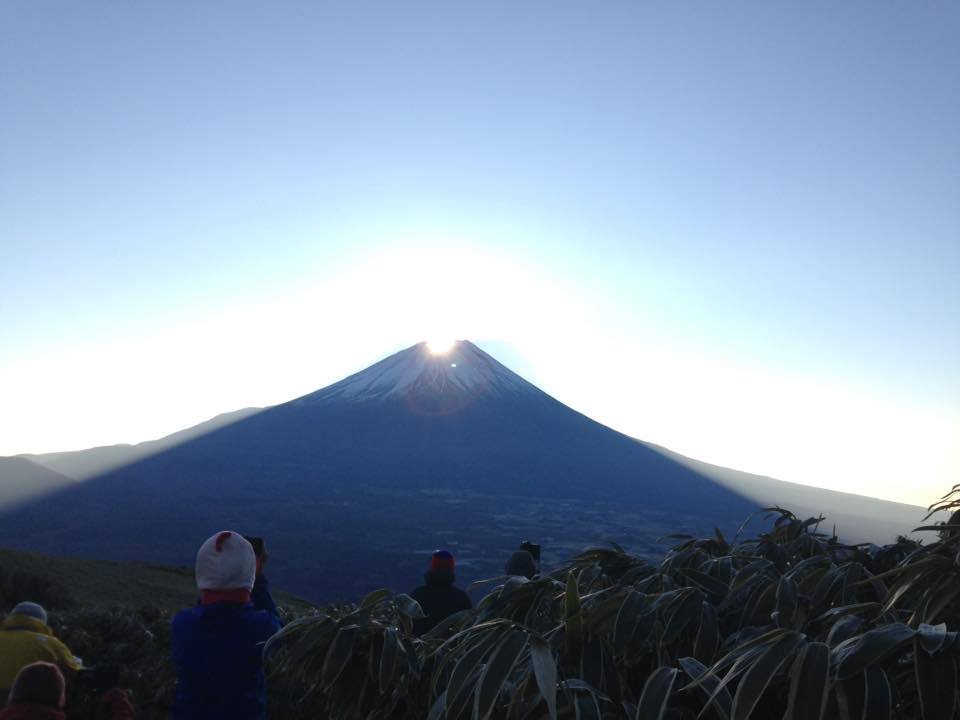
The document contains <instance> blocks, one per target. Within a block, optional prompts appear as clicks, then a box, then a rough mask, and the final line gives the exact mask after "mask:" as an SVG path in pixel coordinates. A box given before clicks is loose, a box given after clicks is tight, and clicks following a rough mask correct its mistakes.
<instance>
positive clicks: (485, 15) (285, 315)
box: [0, 2, 960, 505]
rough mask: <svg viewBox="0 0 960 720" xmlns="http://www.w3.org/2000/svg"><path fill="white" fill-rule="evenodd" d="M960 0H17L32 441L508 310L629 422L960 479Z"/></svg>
mask: <svg viewBox="0 0 960 720" xmlns="http://www.w3.org/2000/svg"><path fill="white" fill-rule="evenodd" d="M958 27H960V8H958V7H957V6H956V5H951V4H948V3H942V4H938V3H931V4H924V5H922V6H910V7H906V6H900V5H896V4H892V3H879V4H876V3H874V4H866V3H861V4H851V5H846V6H843V7H837V6H835V5H832V4H830V3H825V2H822V3H812V4H806V5H804V6H803V7H798V6H790V5H787V4H780V3H776V4H770V5H764V6H754V5H751V6H746V5H744V6H739V7H723V8H719V7H716V6H712V5H709V4H706V3H694V4H691V5H689V6H684V7H666V8H660V7H655V6H636V5H635V4H632V3H614V4H612V5H609V6H605V7H604V8H602V9H598V8H588V7H584V6H582V5H578V4H574V3H530V4H526V5H524V6H523V7H522V8H518V7H516V6H514V5H512V4H509V3H492V4H486V5H484V7H483V8H466V7H451V6H449V5H445V4H442V3H432V2H431V3H417V4H415V5H404V6H402V7H401V6H392V7H379V8H373V7H372V6H363V7H361V6H357V5H355V4H350V5H347V4H338V3H329V4H322V5H318V4H314V3H307V2H290V3H286V4H284V5H283V6H282V7H269V8H268V7H263V6H260V5H257V4H254V3H250V2H240V3H226V2H212V3H204V4H203V5H202V6H194V5H188V4H185V3H184V4H176V3H175V4H173V5H165V6H163V7H132V6H127V5H124V4H120V3H104V4H102V5H99V6H97V8H96V9H92V8H91V7H89V6H85V7H81V6H62V5H56V4H52V3H45V2H36V3H29V4H27V3H9V4H7V5H5V6H3V7H2V8H0V92H2V96H3V97H4V98H5V101H4V112H3V113H0V131H2V132H0V217H3V218H4V220H3V228H2V229H0V323H2V326H3V333H2V335H0V398H2V400H3V410H2V411H0V455H12V454H19V453H41V452H53V451H62V450H74V449H81V448H86V447H92V446H96V445H108V444H114V443H121V442H122V443H135V442H140V441H145V440H149V439H154V438H158V437H161V436H163V435H166V434H169V433H171V432H174V431H176V430H180V429H183V428H185V427H188V426H190V425H193V424H196V423H198V422H201V421H203V420H206V419H208V418H211V417H213V416H215V415H217V414H220V413H223V412H228V411H232V410H236V409H239V408H243V407H251V406H267V405H273V404H277V403H280V402H284V401H286V400H289V399H292V398H294V397H297V396H299V395H303V394H306V393H308V392H311V391H313V390H316V389H319V388H320V387H323V386H325V385H328V384H330V383H332V382H335V381H337V380H339V379H341V378H342V377H344V376H346V375H348V374H350V373H353V372H356V371H358V370H361V369H363V368H364V367H366V366H368V365H370V364H372V363H373V362H376V361H377V360H379V359H381V358H382V357H385V356H387V355H389V354H390V353H391V352H395V351H396V350H399V349H402V348H403V347H407V346H409V345H411V344H413V343H415V342H418V341H421V340H430V339H438V338H441V339H442V338H452V337H456V338H462V339H469V340H472V341H473V342H476V343H477V344H478V345H479V346H480V347H481V348H483V349H484V350H486V351H487V352H489V353H490V354H492V355H493V356H494V357H496V358H497V359H498V360H500V361H501V362H503V363H504V364H506V365H507V366H508V367H510V368H511V369H513V370H514V371H515V372H517V373H519V374H520V375H522V376H523V377H525V378H526V379H527V380H529V381H530V382H532V383H534V384H535V385H537V386H538V387H540V388H541V389H543V390H544V391H545V392H547V393H549V394H551V395H553V396H554V397H556V398H557V399H558V400H560V401H561V402H563V403H565V404H567V405H569V406H571V407H572V408H574V409H576V410H578V411H580V412H582V413H584V414H586V415H588V416H590V417H591V418H594V419H596V420H598V421H600V422H602V423H604V424H606V425H609V426H610V427H612V428H614V429H616V430H619V431H621V432H623V433H625V434H628V435H630V436H632V437H636V438H638V439H642V440H645V441H648V442H651V443H655V444H657V445H661V446H664V447H666V448H669V449H671V450H673V451H676V452H678V453H682V454H683V455H686V456H689V457H692V458H696V459H698V460H702V461H705V462H709V463H714V464H718V465H722V466H726V467H730V468H735V469H738V470H744V471H747V472H751V473H757V474H761V475H768V476H771V477H774V478H777V479H780V480H786V481H791V482H798V483H803V484H809V485H815V486H820V487H828V488H830V489H833V490H839V491H845V492H852V493H858V494H863V495H869V496H873V497H880V498H885V499H891V500H898V501H901V502H908V503H911V504H915V505H926V504H929V503H930V502H932V501H933V500H934V499H936V498H937V497H939V496H940V495H942V494H943V493H944V492H945V491H946V490H948V489H949V487H950V486H951V485H952V484H953V483H955V482H958V481H960V323H958V322H957V316H958V310H960V284H958V283H957V278H958V277H960V210H958V208H960V203H958V202H957V199H958V198H960V171H958V168H960V139H958V138H960V136H958V134H957V133H956V128H957V127H960V85H958V83H957V82H956V80H955V79H954V77H955V75H956V72H955V71H956V68H958V67H960V46H958V45H957V43H956V42H955V37H956V30H957V29H958Z"/></svg>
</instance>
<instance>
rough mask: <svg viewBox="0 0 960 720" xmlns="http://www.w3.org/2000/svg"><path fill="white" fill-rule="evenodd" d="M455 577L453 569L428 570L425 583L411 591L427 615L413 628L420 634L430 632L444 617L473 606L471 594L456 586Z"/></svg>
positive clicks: (411, 594) (424, 578) (424, 577)
mask: <svg viewBox="0 0 960 720" xmlns="http://www.w3.org/2000/svg"><path fill="white" fill-rule="evenodd" d="M455 579H456V577H455V576H454V574H453V572H452V571H449V570H428V571H427V573H426V574H425V575H424V576H423V580H424V583H425V584H424V585H421V586H420V587H418V588H417V589H416V590H414V591H413V592H412V593H410V597H412V598H413V599H414V600H416V601H417V602H418V603H420V607H422V608H423V612H424V613H425V614H426V616H427V617H425V618H423V619H422V620H418V621H417V622H416V623H414V627H413V629H414V632H416V633H417V634H418V635H422V634H423V633H425V632H429V631H430V630H431V629H432V628H433V627H434V626H435V625H436V624H437V623H439V622H440V621H441V620H443V619H444V618H447V617H450V616H451V615H453V614H454V613H457V612H460V611H461V610H469V609H470V608H472V607H473V603H472V602H470V596H469V595H467V594H466V593H465V592H464V591H463V590H461V589H460V588H458V587H454V585H453V582H454V580H455Z"/></svg>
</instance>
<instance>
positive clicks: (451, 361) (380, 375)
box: [298, 340, 540, 404]
mask: <svg viewBox="0 0 960 720" xmlns="http://www.w3.org/2000/svg"><path fill="white" fill-rule="evenodd" d="M517 392H519V393H539V392H540V391H539V390H538V389H537V388H536V387H534V386H533V385H531V384H530V383H528V382H527V381H526V380H524V379H523V378H522V377H520V376H519V375H517V374H516V373H515V372H513V371H512V370H510V369H509V368H507V367H506V366H504V365H501V364H500V363H499V362H497V361H496V360H494V359H493V358H492V357H491V356H490V355H488V354H487V353H485V352H484V351H483V350H481V349H480V348H478V347H477V346H476V345H474V344H473V343H472V342H470V341H469V340H457V341H456V342H455V343H453V345H452V346H451V347H450V348H449V349H447V350H444V351H442V352H437V351H435V350H433V349H432V348H431V347H430V345H429V344H428V343H426V342H421V343H417V344H416V345H413V346H412V347H409V348H407V349H406V350H401V351H400V352H398V353H395V354H393V355H391V356H389V357H387V358H385V359H383V360H381V361H380V362H378V363H376V364H375V365H371V366H370V367H368V368H367V369H366V370H362V371H360V372H358V373H356V374H354V375H351V376H349V377H347V378H344V379H343V380H341V381H340V382H337V383H334V384H333V385H329V386H327V387H325V388H323V389H321V390H318V391H316V392H313V393H310V394H309V395H306V396H304V397H302V398H300V400H299V401H298V402H300V403H305V404H310V403H315V402H321V401H326V400H351V401H366V400H383V399H387V398H409V397H411V396H417V397H435V398H438V399H440V398H451V397H479V396H483V395H503V394H505V393H517Z"/></svg>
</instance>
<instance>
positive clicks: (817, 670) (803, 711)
mask: <svg viewBox="0 0 960 720" xmlns="http://www.w3.org/2000/svg"><path fill="white" fill-rule="evenodd" d="M829 681H830V646H828V645H827V644H825V643H819V642H812V643H808V644H807V645H805V646H804V647H802V648H801V649H800V652H798V653H797V657H796V660H794V663H793V667H792V668H791V671H790V694H789V696H788V698H787V712H786V715H784V720H821V718H823V716H824V713H825V712H826V707H827V697H828V692H827V691H828V690H829V688H830V682H829Z"/></svg>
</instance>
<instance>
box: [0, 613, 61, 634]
mask: <svg viewBox="0 0 960 720" xmlns="http://www.w3.org/2000/svg"><path fill="white" fill-rule="evenodd" d="M0 628H2V629H3V630H27V631H29V632H35V633H40V634H41V635H53V631H52V630H51V629H50V628H49V627H48V626H47V624H46V623H43V622H40V621H39V620H37V619H36V618H33V617H29V616H27V615H8V616H7V617H6V618H4V621H3V625H2V626H0Z"/></svg>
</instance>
